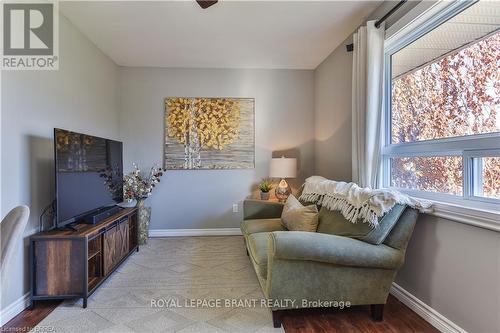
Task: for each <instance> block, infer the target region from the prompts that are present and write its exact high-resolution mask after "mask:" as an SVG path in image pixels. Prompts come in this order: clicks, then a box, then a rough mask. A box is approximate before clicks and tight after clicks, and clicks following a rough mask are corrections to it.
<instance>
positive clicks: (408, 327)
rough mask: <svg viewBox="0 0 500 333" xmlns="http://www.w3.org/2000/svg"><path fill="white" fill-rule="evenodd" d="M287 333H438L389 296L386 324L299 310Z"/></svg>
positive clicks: (43, 307) (17, 325)
mask: <svg viewBox="0 0 500 333" xmlns="http://www.w3.org/2000/svg"><path fill="white" fill-rule="evenodd" d="M59 304H60V301H45V302H41V301H40V302H37V303H36V305H35V308H34V309H33V310H24V311H23V312H21V313H20V314H19V315H18V316H17V317H15V318H14V319H12V320H11V321H9V322H8V323H7V324H5V325H4V326H2V328H1V329H0V332H9V331H10V332H16V331H18V332H27V331H29V329H31V328H32V327H34V326H36V325H37V324H38V323H39V322H40V321H41V320H42V319H43V318H45V317H46V316H48V315H49V314H50V313H51V312H52V310H54V309H55V308H56V307H57V306H58V305H59ZM283 327H284V328H285V332H286V333H321V332H328V333H336V332H338V333H351V332H352V333H362V332H369V333H377V332H381V333H405V332H412V333H427V332H429V333H437V332H439V331H438V330H437V329H435V328H434V327H433V326H432V325H431V324H429V323H428V322H426V321H425V320H423V319H422V318H420V317H419V316H418V315H417V314H416V313H414V312H413V311H411V310H410V309H409V308H408V307H406V306H405V305H404V304H403V303H401V302H400V301H398V300H397V299H395V298H394V297H393V296H391V295H390V296H389V300H388V302H387V304H386V305H385V309H384V320H383V321H381V322H375V321H373V320H372V319H371V317H370V313H369V307H368V306H362V307H352V308H349V309H343V310H335V311H332V310H324V309H310V310H299V311H298V312H294V313H293V314H292V315H290V314H286V315H284V316H283Z"/></svg>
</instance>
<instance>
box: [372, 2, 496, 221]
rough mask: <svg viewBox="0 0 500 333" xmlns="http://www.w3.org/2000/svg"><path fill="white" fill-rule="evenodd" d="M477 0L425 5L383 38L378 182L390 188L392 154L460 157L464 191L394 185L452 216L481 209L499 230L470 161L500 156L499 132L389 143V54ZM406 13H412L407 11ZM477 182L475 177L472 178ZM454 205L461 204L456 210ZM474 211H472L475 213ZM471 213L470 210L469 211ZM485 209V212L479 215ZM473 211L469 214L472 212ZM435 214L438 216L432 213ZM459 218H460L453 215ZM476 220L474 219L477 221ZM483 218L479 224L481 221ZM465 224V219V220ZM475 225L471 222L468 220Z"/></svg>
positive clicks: (493, 208) (493, 207)
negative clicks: (476, 190) (476, 189)
mask: <svg viewBox="0 0 500 333" xmlns="http://www.w3.org/2000/svg"><path fill="white" fill-rule="evenodd" d="M476 2H478V1H457V2H452V3H446V2H437V3H436V4H435V5H433V6H431V7H428V8H425V9H424V11H423V13H422V14H420V15H418V16H417V17H416V18H415V17H413V18H412V19H411V21H410V22H409V23H408V24H406V25H405V26H403V27H401V28H400V29H399V30H398V31H395V32H393V33H392V34H391V36H390V37H389V38H387V39H386V42H385V45H384V98H383V100H384V102H383V112H382V148H381V168H380V170H381V172H380V178H379V179H380V182H381V185H382V187H385V188H391V186H390V185H391V180H390V169H391V167H390V160H391V158H393V157H414V156H457V155H458V156H462V158H463V170H462V175H463V191H462V192H463V194H462V196H455V195H451V194H446V193H436V192H430V191H420V190H409V189H402V188H395V189H397V190H400V191H402V192H405V193H408V194H410V195H412V196H415V197H420V198H424V199H428V200H431V201H434V202H436V203H438V205H436V206H438V207H441V208H443V209H441V211H448V212H449V213H450V212H451V214H445V215H446V216H447V215H454V214H456V212H457V211H463V209H466V210H467V212H466V214H460V216H463V215H467V217H470V216H476V215H477V214H476V213H475V212H480V213H479V215H480V219H484V217H485V214H486V216H487V218H486V219H487V223H490V222H493V228H494V229H495V230H497V231H500V214H498V213H497V212H499V211H500V200H499V199H493V198H485V197H481V196H477V195H475V194H474V192H473V186H472V185H473V184H472V183H473V181H474V179H473V178H474V177H472V176H473V174H472V172H473V163H474V158H477V157H489V156H500V146H499V142H500V133H499V132H496V133H486V134H477V135H474V136H459V137H449V138H442V139H434V140H423V141H417V142H408V143H396V144H393V143H392V142H391V137H392V135H391V134H392V126H391V125H392V124H391V123H392V122H391V120H392V66H391V56H392V55H393V54H394V53H396V52H398V51H399V50H401V49H402V48H404V47H406V46H408V45H409V44H411V43H412V42H414V41H415V40H417V39H418V38H420V37H422V36H423V35H425V34H427V33H429V32H430V31H432V30H433V29H435V28H436V27H438V26H439V25H441V24H443V23H445V22H446V21H448V20H449V19H450V18H452V17H454V16H455V15H457V14H459V13H460V12H462V11H463V10H465V9H467V8H468V7H470V6H472V5H474V4H475V3H476ZM408 14H409V16H413V15H412V14H411V13H408ZM475 180H476V182H477V179H475ZM454 207H460V209H455V208H454ZM474 211H475V212H474ZM471 212H472V213H471ZM481 212H484V213H485V214H481ZM471 214H472V215H471ZM435 215H438V216H439V215H440V214H439V213H438V214H435ZM456 220H462V221H459V222H464V221H463V220H464V219H463V218H456ZM476 222H477V221H476ZM483 222H484V221H482V222H481V223H483ZM464 223H466V222H464ZM469 224H474V223H469Z"/></svg>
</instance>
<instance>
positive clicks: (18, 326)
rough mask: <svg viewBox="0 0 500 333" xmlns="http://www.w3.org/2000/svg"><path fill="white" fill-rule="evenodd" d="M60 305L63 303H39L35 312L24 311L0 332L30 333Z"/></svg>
mask: <svg viewBox="0 0 500 333" xmlns="http://www.w3.org/2000/svg"><path fill="white" fill-rule="evenodd" d="M59 304H61V301H38V302H36V303H35V308H34V309H33V310H28V309H26V310H24V311H23V312H21V313H20V314H18V315H17V316H15V317H14V318H13V319H12V320H11V321H9V322H8V323H7V324H5V325H3V326H2V327H1V328H0V332H28V331H29V330H31V329H32V328H33V327H35V326H36V325H37V324H38V323H39V322H41V321H42V320H43V318H45V317H47V316H48V315H49V314H50V313H51V312H52V311H54V309H55V308H56V307H57V306H58V305H59Z"/></svg>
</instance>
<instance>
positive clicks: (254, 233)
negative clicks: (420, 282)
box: [241, 200, 418, 327]
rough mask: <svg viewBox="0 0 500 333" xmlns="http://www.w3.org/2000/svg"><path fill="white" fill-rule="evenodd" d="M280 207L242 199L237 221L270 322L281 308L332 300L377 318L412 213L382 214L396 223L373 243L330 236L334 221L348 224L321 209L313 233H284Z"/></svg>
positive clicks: (279, 314) (400, 258) (413, 216)
mask: <svg viewBox="0 0 500 333" xmlns="http://www.w3.org/2000/svg"><path fill="white" fill-rule="evenodd" d="M395 208H396V207H395ZM395 208H393V210H396V209H395ZM282 209H283V204H281V203H277V202H268V201H261V200H245V201H244V204H243V215H244V220H243V221H242V223H241V231H242V233H243V236H244V239H245V245H246V248H247V253H248V254H249V257H250V260H251V262H252V264H253V267H254V269H255V272H256V274H257V277H258V279H259V282H260V285H261V287H262V290H263V292H264V295H265V297H266V298H268V299H269V300H271V301H272V302H271V304H270V305H271V306H270V307H271V310H272V313H273V322H274V326H275V327H280V326H281V317H282V315H283V313H284V312H285V310H290V309H295V308H304V307H316V306H324V305H325V304H327V305H330V306H333V307H335V306H336V305H337V303H335V301H337V302H339V303H338V304H343V305H347V302H349V303H350V305H352V306H354V305H370V306H371V307H370V308H371V314H372V318H373V319H374V320H377V321H379V320H382V318H383V305H384V304H385V303H386V301H387V297H388V295H389V289H390V288H391V285H392V283H393V281H394V278H395V276H396V273H397V271H398V269H399V268H400V267H401V265H403V262H404V258H405V251H406V246H407V244H408V241H409V239H410V237H411V234H412V232H413V228H414V226H415V223H416V220H417V217H418V212H417V211H416V210H414V209H412V208H409V207H406V206H399V207H398V209H399V213H398V214H391V213H390V212H389V213H387V214H386V216H385V217H384V218H386V219H391V218H392V219H397V221H394V222H395V223H393V224H392V225H393V226H392V228H391V229H390V231H388V232H387V233H388V235H387V236H386V237H384V238H385V239H384V240H383V242H382V243H381V244H380V245H373V244H370V243H367V242H365V241H362V240H359V239H354V238H351V237H344V236H338V235H334V234H332V233H333V232H336V233H338V228H337V226H338V225H339V224H340V223H342V224H341V225H343V226H350V225H352V224H349V225H346V224H345V223H349V222H347V221H345V219H344V218H343V216H342V215H341V214H340V213H338V212H332V211H329V210H327V209H321V210H320V214H319V225H318V229H317V232H302V231H287V230H286V229H285V228H284V227H283V226H282V224H281V219H280V216H281V211H282ZM391 212H392V211H391ZM390 214H391V215H390ZM377 229H378V228H377ZM288 300H295V302H294V304H292V303H291V301H288ZM278 302H279V303H278ZM325 302H329V303H325ZM340 302H343V303H340Z"/></svg>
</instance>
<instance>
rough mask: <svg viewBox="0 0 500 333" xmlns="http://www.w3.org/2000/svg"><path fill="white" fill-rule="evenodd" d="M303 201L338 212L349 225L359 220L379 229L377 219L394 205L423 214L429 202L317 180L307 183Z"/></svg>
mask: <svg viewBox="0 0 500 333" xmlns="http://www.w3.org/2000/svg"><path fill="white" fill-rule="evenodd" d="M300 199H301V200H302V201H306V202H314V203H316V204H319V205H322V206H324V207H325V208H328V209H330V210H337V211H340V212H341V213H342V215H343V216H344V217H345V218H346V219H347V220H348V221H350V222H352V223H356V222H358V221H359V220H362V221H363V222H366V223H369V224H370V226H371V227H373V228H375V227H377V226H378V219H379V218H380V217H382V216H383V215H384V214H385V213H387V212H388V211H390V210H391V209H392V208H393V207H394V205H396V204H402V205H408V206H410V207H412V208H415V209H418V210H420V211H422V212H428V211H430V208H431V206H432V204H431V202H429V201H424V200H417V199H415V198H412V197H409V196H407V195H405V194H403V193H400V192H398V191H393V190H372V189H370V188H368V187H365V188H361V187H359V186H358V185H356V184H354V183H345V182H336V181H333V180H328V179H326V178H323V177H320V176H312V177H309V178H307V179H306V182H305V184H304V189H303V191H302V195H301V196H300Z"/></svg>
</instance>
